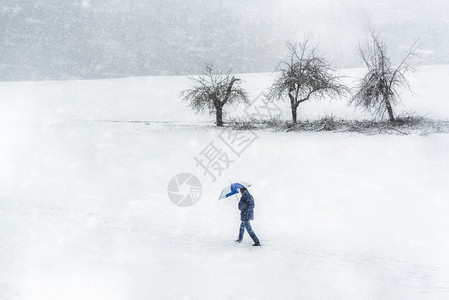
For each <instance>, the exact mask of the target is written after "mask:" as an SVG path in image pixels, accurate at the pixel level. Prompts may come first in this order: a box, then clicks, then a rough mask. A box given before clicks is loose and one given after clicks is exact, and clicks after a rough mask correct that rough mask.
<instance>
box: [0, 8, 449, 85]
mask: <svg viewBox="0 0 449 300" xmlns="http://www.w3.org/2000/svg"><path fill="white" fill-rule="evenodd" d="M0 16H1V17H0V37H1V39H0V54H1V55H0V80H3V81H7V80H44V79H78V78H82V79H87V78H105V77H126V76H143V75H186V74H195V73H198V72H199V70H200V69H201V67H202V65H203V63H204V62H210V63H213V64H214V65H215V66H217V67H219V68H225V69H228V68H231V69H232V70H233V71H234V72H236V73H243V72H271V71H273V69H274V67H275V66H276V64H277V62H278V60H279V59H280V58H282V57H283V54H284V49H285V43H286V42H287V41H295V40H298V39H301V38H302V37H303V36H304V34H311V35H312V36H313V41H314V42H318V43H319V45H320V49H321V50H322V52H324V53H325V54H326V55H327V57H328V58H330V59H331V60H332V61H333V63H334V65H335V66H336V67H338V68H348V67H360V66H362V63H361V61H360V59H359V58H358V56H357V54H356V47H357V44H358V43H363V42H364V41H365V39H366V37H367V36H368V35H369V26H370V24H371V26H372V27H374V28H375V29H376V30H377V31H378V32H379V33H380V34H381V35H382V37H383V38H384V39H385V41H386V42H387V43H388V46H389V51H390V55H391V56H392V58H393V61H394V59H395V58H399V57H400V56H403V54H404V51H405V50H407V49H408V48H409V47H410V45H411V44H412V43H413V42H414V41H415V40H416V39H419V40H420V41H421V42H422V43H423V44H422V47H421V49H420V56H421V57H422V63H423V64H447V63H449V55H448V54H449V39H448V38H447V36H448V33H449V1H447V0H431V1H426V0H409V1H405V0H404V1H403V0H398V1H393V0H375V1H374V0H372V1H368V0H361V1H357V0H333V1H332V0H306V1H294V0H275V1H273V0H257V1H255V0H248V1H240V0H227V1H223V0H191V1H186V0H138V1H137V0H34V1H32V0H14V1H7V0H0Z"/></svg>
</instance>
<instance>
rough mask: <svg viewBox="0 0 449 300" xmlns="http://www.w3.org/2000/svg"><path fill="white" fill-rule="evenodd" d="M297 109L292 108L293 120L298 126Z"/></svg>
mask: <svg viewBox="0 0 449 300" xmlns="http://www.w3.org/2000/svg"><path fill="white" fill-rule="evenodd" d="M296 109H297V108H296V107H292V120H293V123H295V124H296Z"/></svg>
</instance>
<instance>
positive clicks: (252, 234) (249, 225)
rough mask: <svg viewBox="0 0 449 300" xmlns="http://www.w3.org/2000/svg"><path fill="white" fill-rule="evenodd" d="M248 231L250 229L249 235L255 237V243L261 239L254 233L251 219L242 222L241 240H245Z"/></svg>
mask: <svg viewBox="0 0 449 300" xmlns="http://www.w3.org/2000/svg"><path fill="white" fill-rule="evenodd" d="M245 228H246V231H248V233H249V236H250V237H251V238H252V239H253V241H254V243H258V242H259V239H258V238H257V236H256V234H255V233H254V231H253V229H252V228H251V223H250V222H249V221H242V223H241V224H240V232H239V241H241V240H243V234H244V233H245Z"/></svg>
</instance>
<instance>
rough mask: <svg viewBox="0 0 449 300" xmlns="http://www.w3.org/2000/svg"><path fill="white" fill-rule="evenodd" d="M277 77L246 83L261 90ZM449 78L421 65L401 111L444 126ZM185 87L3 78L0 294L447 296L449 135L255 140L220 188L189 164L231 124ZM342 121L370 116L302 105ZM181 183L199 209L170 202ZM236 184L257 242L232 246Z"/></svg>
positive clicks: (169, 82) (335, 106)
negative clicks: (198, 190) (224, 195)
mask: <svg viewBox="0 0 449 300" xmlns="http://www.w3.org/2000/svg"><path fill="white" fill-rule="evenodd" d="M360 72H361V70H345V71H344V74H345V75H346V76H348V78H347V81H348V82H353V81H354V78H355V77H357V76H359V74H360ZM271 76H272V75H270V74H245V75H242V77H243V78H244V79H245V80H246V82H245V88H247V89H248V91H249V92H250V95H251V97H255V96H256V95H257V94H258V93H260V92H261V91H263V89H265V88H266V87H268V86H269V84H270V82H271ZM447 78H449V67H448V66H425V67H423V68H422V69H421V71H420V72H419V73H418V74H417V76H416V78H415V79H413V80H412V82H411V84H412V86H413V87H415V89H414V90H415V92H416V94H417V95H414V96H411V95H404V107H401V108H400V110H412V111H416V113H417V114H421V115H424V114H426V115H428V116H429V117H432V118H439V119H449V105H448V104H447V98H448V97H449V86H448V85H447V84H446V80H447ZM189 84H190V81H189V79H187V78H185V77H141V78H129V79H114V80H94V81H61V82H57V81H48V82H11V83H0V140H1V142H2V145H1V147H0V299H8V300H9V299H39V300H40V299H42V300H48V299H83V300H85V299H142V300H143V299H432V300H434V299H448V297H449V279H448V278H449V255H448V253H449V242H448V239H447V237H448V236H449V218H448V217H447V212H448V211H449V203H447V195H448V194H449V187H448V185H447V179H448V174H449V159H448V155H447V153H448V152H449V135H447V134H435V135H428V136H419V135H408V136H399V135H374V136H367V135H362V134H350V133H331V132H330V133H329V132H328V133H300V132H290V133H284V132H282V133H280V132H279V133H274V132H268V131H258V132H257V136H258V138H257V139H256V140H255V141H254V143H253V144H251V145H250V146H249V147H248V148H247V149H246V150H245V152H244V153H243V154H242V155H241V157H237V156H236V155H233V156H231V155H230V156H231V159H232V160H234V162H232V163H231V164H230V165H229V168H228V169H227V170H225V171H224V172H223V174H222V176H220V177H219V178H218V179H217V181H216V182H212V181H211V180H210V178H209V177H208V176H205V175H203V172H202V169H200V168H199V167H196V166H195V161H194V157H196V156H198V155H199V153H200V152H201V151H202V150H203V149H204V148H205V147H206V146H207V145H208V144H209V143H210V142H216V144H219V142H220V140H219V135H220V134H221V133H222V131H221V130H220V129H216V128H215V127H214V126H213V124H212V120H213V116H208V115H195V113H193V112H192V111H190V109H189V108H186V106H185V104H183V103H180V102H179V100H178V99H177V95H178V93H179V91H180V90H182V89H185V88H187V87H188V86H189ZM282 107H283V108H284V109H285V111H284V115H283V118H285V119H289V118H290V115H289V114H288V105H287V104H282ZM236 109H237V111H236ZM236 109H234V108H230V109H229V110H228V113H229V115H238V114H239V112H238V111H239V110H240V108H239V107H237V108H236ZM331 113H333V114H335V115H337V116H339V117H343V118H348V119H351V118H365V117H367V116H366V115H364V114H363V113H360V112H354V111H353V109H352V108H350V109H348V108H347V107H346V103H345V102H344V101H341V102H335V101H334V102H329V101H322V102H320V103H306V104H304V105H303V107H300V108H299V117H300V118H303V119H304V118H316V117H320V116H323V115H325V114H331ZM118 121H120V122H118ZM136 121H139V122H136ZM181 172H191V173H194V174H195V175H196V176H197V177H198V178H199V179H200V180H201V183H202V188H203V189H202V195H201V198H200V200H199V201H198V203H196V204H195V205H194V206H192V207H188V208H181V207H178V206H176V205H174V204H173V203H172V202H171V201H170V200H169V198H168V195H167V184H168V182H169V180H170V179H171V178H172V177H173V176H175V175H176V174H178V173H181ZM230 179H231V180H243V181H247V182H251V183H252V184H253V186H252V187H251V188H250V192H251V193H252V194H253V196H254V198H255V201H256V208H255V220H254V222H252V224H253V228H254V230H255V231H256V233H257V234H258V236H259V238H260V239H261V242H262V247H260V248H258V247H251V241H250V239H249V237H248V236H247V235H246V236H245V239H244V241H243V243H242V244H236V243H234V240H235V239H236V238H237V234H238V226H239V214H238V210H237V199H236V197H231V198H228V199H224V200H221V201H217V199H218V196H219V194H220V192H221V190H222V188H224V187H225V186H226V185H227V184H228V183H229V180H230Z"/></svg>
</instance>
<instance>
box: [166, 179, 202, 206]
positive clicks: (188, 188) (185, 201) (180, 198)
mask: <svg viewBox="0 0 449 300" xmlns="http://www.w3.org/2000/svg"><path fill="white" fill-rule="evenodd" d="M201 192H202V186H201V182H200V180H199V179H198V178H197V177H196V176H195V175H193V174H191V173H180V174H178V175H176V176H175V177H173V178H172V179H171V180H170V182H169V183H168V187H167V193H168V198H170V200H171V201H172V202H173V203H174V204H175V205H177V206H180V207H188V206H192V205H193V204H195V203H196V202H198V200H199V199H200V197H201Z"/></svg>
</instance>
